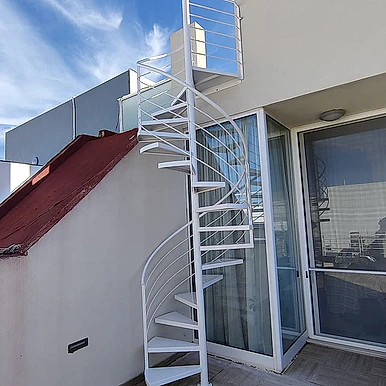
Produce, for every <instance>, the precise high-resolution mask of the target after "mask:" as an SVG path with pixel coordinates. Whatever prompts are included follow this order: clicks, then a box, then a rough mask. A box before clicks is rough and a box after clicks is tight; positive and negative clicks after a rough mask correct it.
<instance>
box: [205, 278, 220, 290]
mask: <svg viewBox="0 0 386 386" xmlns="http://www.w3.org/2000/svg"><path fill="white" fill-rule="evenodd" d="M222 279H224V276H223V275H202V287H203V288H204V289H205V288H208V287H210V286H212V285H213V284H216V283H217V282H219V281H220V280H222Z"/></svg>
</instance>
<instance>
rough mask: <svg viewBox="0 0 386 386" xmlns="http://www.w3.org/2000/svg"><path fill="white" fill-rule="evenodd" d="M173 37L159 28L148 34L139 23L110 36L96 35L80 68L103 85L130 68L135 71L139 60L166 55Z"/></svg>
mask: <svg viewBox="0 0 386 386" xmlns="http://www.w3.org/2000/svg"><path fill="white" fill-rule="evenodd" d="M169 34H170V31H169V30H168V29H167V28H162V27H160V26H159V25H154V26H153V28H152V29H151V30H150V31H144V30H143V28H142V27H141V26H140V25H139V24H138V23H135V24H132V25H131V28H130V29H123V28H122V27H121V28H120V29H119V30H117V31H111V32H109V33H108V34H93V35H90V36H88V39H87V41H88V45H87V47H85V48H84V51H83V52H82V53H81V54H80V55H79V59H78V64H79V66H80V67H82V68H83V69H84V71H88V72H89V73H90V74H92V75H93V76H94V77H95V78H96V79H97V80H98V81H99V82H102V81H104V80H106V78H111V77H112V76H114V75H116V74H117V73H119V72H122V71H123V70H125V69H127V68H129V67H131V68H134V69H135V68H136V62H137V60H139V59H142V58H145V57H149V56H155V55H159V54H161V53H166V52H167V51H168V44H169Z"/></svg>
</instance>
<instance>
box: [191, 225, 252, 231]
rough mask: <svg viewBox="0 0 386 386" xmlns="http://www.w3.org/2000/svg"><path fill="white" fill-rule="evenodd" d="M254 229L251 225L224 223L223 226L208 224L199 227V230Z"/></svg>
mask: <svg viewBox="0 0 386 386" xmlns="http://www.w3.org/2000/svg"><path fill="white" fill-rule="evenodd" d="M251 229H253V227H252V226H251V225H222V226H213V227H211V226H208V227H205V226H203V227H199V228H198V231H199V232H234V231H239V232H240V231H250V230H251Z"/></svg>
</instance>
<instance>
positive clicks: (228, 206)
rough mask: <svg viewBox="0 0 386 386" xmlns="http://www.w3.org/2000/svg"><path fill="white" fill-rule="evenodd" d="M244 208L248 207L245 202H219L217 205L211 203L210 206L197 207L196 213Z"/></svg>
mask: <svg viewBox="0 0 386 386" xmlns="http://www.w3.org/2000/svg"><path fill="white" fill-rule="evenodd" d="M246 209H248V205H247V204H234V203H227V204H219V205H211V206H202V207H200V208H198V209H197V213H203V212H220V211H226V210H246Z"/></svg>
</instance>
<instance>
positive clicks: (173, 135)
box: [138, 130, 189, 141]
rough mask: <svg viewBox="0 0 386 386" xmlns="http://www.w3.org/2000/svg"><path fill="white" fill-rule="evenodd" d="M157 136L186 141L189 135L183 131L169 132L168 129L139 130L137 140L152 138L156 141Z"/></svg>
mask: <svg viewBox="0 0 386 386" xmlns="http://www.w3.org/2000/svg"><path fill="white" fill-rule="evenodd" d="M159 138H166V139H170V140H173V139H176V140H180V139H182V140H185V141H187V140H188V139H189V136H188V135H187V134H184V133H177V132H173V133H172V132H169V131H149V130H146V131H142V130H141V131H140V132H139V134H138V141H146V140H153V141H157V140H158V139H159Z"/></svg>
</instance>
